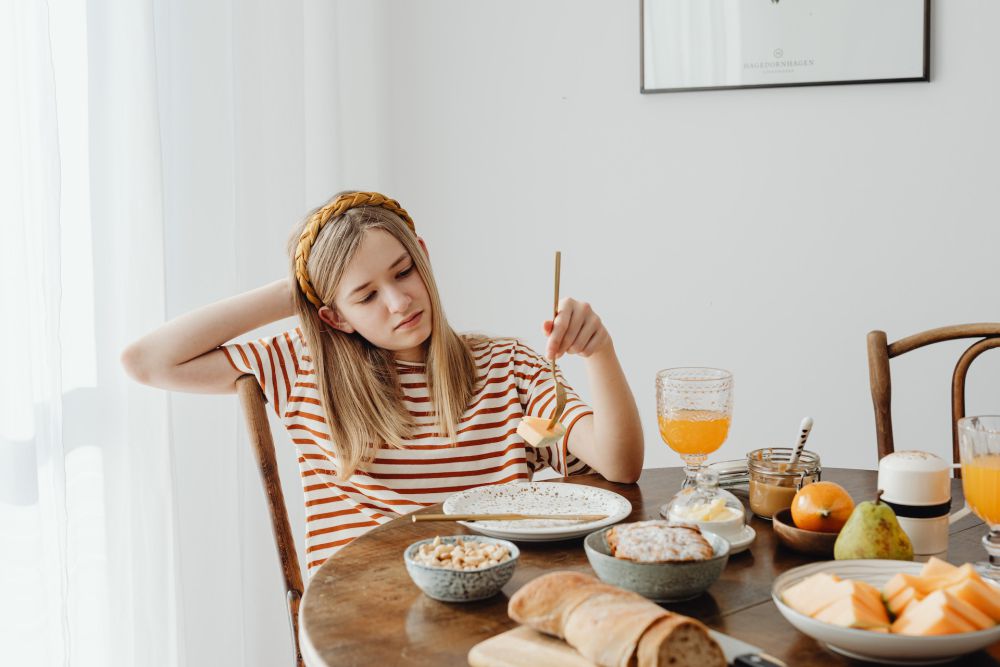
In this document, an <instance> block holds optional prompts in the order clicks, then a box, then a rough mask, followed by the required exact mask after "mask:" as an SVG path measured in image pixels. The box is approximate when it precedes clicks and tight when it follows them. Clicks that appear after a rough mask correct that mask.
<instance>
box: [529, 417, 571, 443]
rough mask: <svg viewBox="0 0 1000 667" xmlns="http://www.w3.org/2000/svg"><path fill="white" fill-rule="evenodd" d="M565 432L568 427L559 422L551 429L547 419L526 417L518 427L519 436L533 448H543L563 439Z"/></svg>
mask: <svg viewBox="0 0 1000 667" xmlns="http://www.w3.org/2000/svg"><path fill="white" fill-rule="evenodd" d="M565 432H566V427H565V426H563V425H562V424H561V423H559V422H556V424H555V426H553V427H552V428H549V420H548V419H546V418H545V417H528V416H525V417H522V418H521V423H520V424H518V425H517V434H518V435H519V436H521V437H522V438H524V441H525V442H526V443H528V444H529V445H531V446H532V447H543V446H545V445H547V444H549V443H550V442H552V441H554V440H558V439H559V438H561V437H562V436H563V434H564V433H565Z"/></svg>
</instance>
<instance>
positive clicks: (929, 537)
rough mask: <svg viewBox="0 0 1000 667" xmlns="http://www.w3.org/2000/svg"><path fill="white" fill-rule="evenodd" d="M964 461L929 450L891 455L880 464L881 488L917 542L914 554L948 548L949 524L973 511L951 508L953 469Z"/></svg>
mask: <svg viewBox="0 0 1000 667" xmlns="http://www.w3.org/2000/svg"><path fill="white" fill-rule="evenodd" d="M958 467H960V464H954V465H952V464H949V463H945V462H944V461H943V460H942V459H941V458H939V457H937V456H935V455H934V454H931V453H929V452H918V451H901V452H894V453H892V454H889V455H888V456H886V457H885V458H883V459H882V460H881V461H879V465H878V488H879V489H881V490H882V502H884V503H886V504H887V505H889V506H890V507H891V508H892V509H893V511H894V512H895V513H896V517H897V518H898V519H899V525H900V527H902V529H903V530H904V531H905V532H906V534H907V536H909V538H910V542H912V543H913V553H914V555H917V556H921V555H924V556H926V555H930V554H939V553H942V552H944V551H947V550H948V526H949V525H951V524H952V523H954V522H956V521H958V520H959V519H961V518H962V517H964V516H966V515H967V514H968V513H969V511H970V510H969V508H968V506H965V507H962V509H960V510H958V511H957V512H954V513H952V514H950V515H949V514H948V512H949V511H950V510H951V474H950V473H951V470H952V469H953V468H958Z"/></svg>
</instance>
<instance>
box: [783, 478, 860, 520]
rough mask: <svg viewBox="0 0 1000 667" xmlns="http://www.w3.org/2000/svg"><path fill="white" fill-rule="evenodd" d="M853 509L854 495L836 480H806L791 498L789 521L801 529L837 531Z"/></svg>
mask: <svg viewBox="0 0 1000 667" xmlns="http://www.w3.org/2000/svg"><path fill="white" fill-rule="evenodd" d="M853 511H854V499H853V498H851V494H849V493H848V492H847V490H846V489H845V488H844V487H842V486H841V485H840V484H837V483H836V482H813V483H812V484H806V485H805V486H803V487H802V488H801V489H799V490H798V491H796V492H795V497H794V498H792V521H793V522H794V523H795V526H796V527H797V528H801V529H803V530H816V531H819V532H821V533H839V532H840V529H841V528H843V527H844V524H845V523H847V519H848V517H850V516H851V512H853Z"/></svg>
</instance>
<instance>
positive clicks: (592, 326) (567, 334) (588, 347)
mask: <svg viewBox="0 0 1000 667" xmlns="http://www.w3.org/2000/svg"><path fill="white" fill-rule="evenodd" d="M542 333H544V334H545V335H546V336H548V337H549V339H548V343H547V344H546V346H545V356H546V357H548V358H549V359H558V358H559V357H561V356H562V355H563V354H566V353H567V352H568V353H569V354H579V355H580V356H581V357H589V356H590V355H592V354H594V353H595V352H597V351H598V350H600V349H601V348H603V347H604V346H605V345H607V344H608V343H610V342H611V336H610V335H609V334H608V330H607V329H605V328H604V324H603V323H602V322H601V318H600V317H598V316H597V313H595V312H594V310H593V309H592V308H591V307H590V304H589V303H584V302H582V301H577V300H576V299H569V298H567V299H562V300H560V301H559V312H558V314H557V315H556V318H555V320H546V321H545V322H543V323H542Z"/></svg>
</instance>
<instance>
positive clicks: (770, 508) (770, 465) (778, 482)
mask: <svg viewBox="0 0 1000 667" xmlns="http://www.w3.org/2000/svg"><path fill="white" fill-rule="evenodd" d="M793 451H794V450H793V449H792V448H791V447H765V448H763V449H755V450H753V451H752V452H750V453H749V454H747V472H748V473H749V476H750V511H751V512H753V513H754V514H756V515H757V516H759V517H760V518H762V519H767V520H769V521H770V519H771V517H773V516H774V515H775V514H777V513H778V512H780V511H781V510H783V509H787V508H789V507H791V506H792V498H794V497H795V493H796V492H797V491H798V490H799V489H801V488H802V487H803V486H805V485H806V484H811V483H813V482H818V481H819V480H820V476H821V472H822V468H821V467H820V464H819V454H817V453H816V452H811V451H809V450H803V452H802V454H800V455H799V460H798V461H796V462H795V463H794V464H792V463H789V461H791V458H792V452H793Z"/></svg>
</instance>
